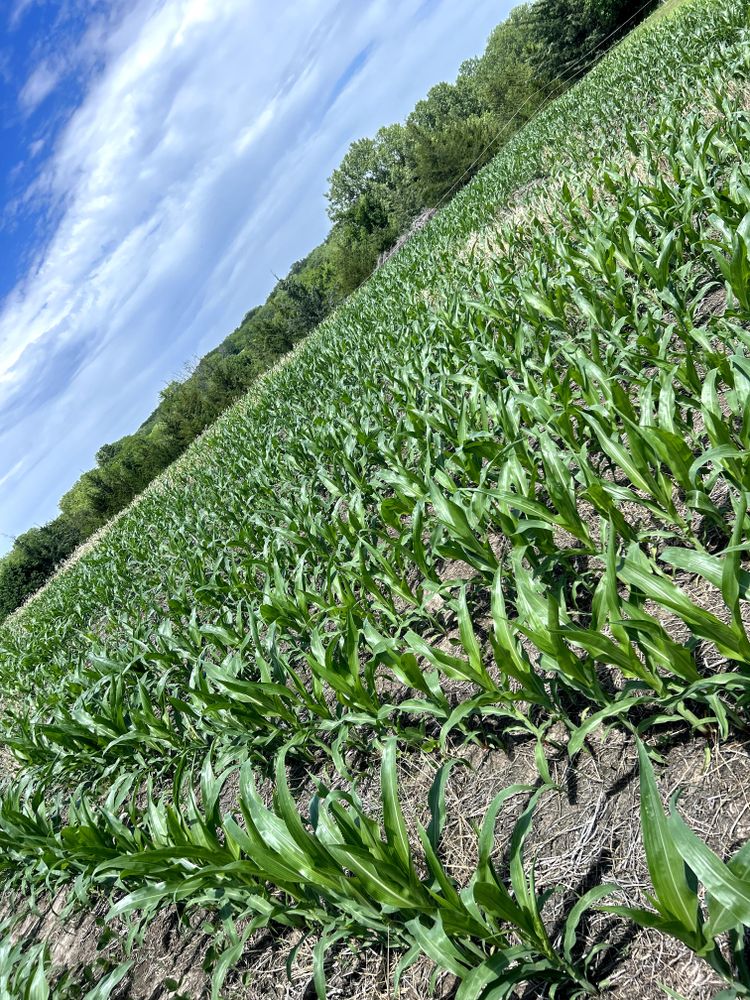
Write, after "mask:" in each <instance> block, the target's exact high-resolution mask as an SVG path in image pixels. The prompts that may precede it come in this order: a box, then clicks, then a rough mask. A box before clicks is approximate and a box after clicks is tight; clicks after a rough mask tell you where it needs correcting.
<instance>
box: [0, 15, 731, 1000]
mask: <svg viewBox="0 0 750 1000" xmlns="http://www.w3.org/2000/svg"><path fill="white" fill-rule="evenodd" d="M749 38H750V35H749V34H748V28H747V9H746V5H745V4H744V3H740V2H737V0H713V2H710V0H705V2H699V0H690V2H687V3H685V4H684V5H682V6H680V7H679V8H678V9H676V10H675V11H674V12H672V13H669V14H667V15H665V16H663V17H661V18H659V19H657V20H654V22H652V23H650V24H649V23H647V24H646V25H644V26H643V27H642V28H641V29H639V30H638V31H637V32H636V33H634V34H633V35H632V36H631V37H630V38H629V39H627V40H626V41H625V42H624V43H623V44H622V45H620V46H619V47H618V48H617V49H616V50H615V51H614V52H613V53H611V54H610V55H609V56H608V57H607V58H606V59H605V60H603V62H602V63H601V64H600V65H599V66H598V68H597V69H596V70H595V71H593V72H592V73H591V74H590V75H589V76H588V77H587V78H586V79H585V80H584V81H583V82H582V83H581V84H579V85H578V86H576V87H575V88H573V89H572V90H571V91H570V92H568V93H567V94H566V95H565V96H564V97H562V98H561V99H559V100H558V101H556V102H555V103H554V104H553V105H551V106H549V107H548V109H547V110H545V111H544V112H543V113H542V114H541V115H539V116H538V117H537V118H536V119H535V120H534V121H533V122H532V123H531V125H530V126H528V127H527V128H525V129H524V130H523V131H522V132H521V133H519V134H518V135H517V136H516V137H515V138H514V139H513V140H512V141H511V142H510V143H509V144H508V146H507V147H506V148H505V149H504V150H503V152H502V153H501V154H500V155H499V156H498V157H497V159H496V160H495V161H494V162H493V163H492V164H491V165H490V166H489V167H488V168H487V169H485V170H484V171H483V172H482V173H481V174H480V175H479V176H478V178H477V179H476V180H475V181H474V182H473V183H472V184H471V185H470V187H469V188H467V189H466V191H465V192H463V193H462V194H461V195H460V196H458V197H457V198H456V199H455V200H454V201H453V202H452V204H451V205H450V206H449V207H448V208H447V209H445V210H444V211H442V212H441V213H439V215H438V216H436V217H435V219H433V220H432V222H431V223H430V224H429V225H428V226H427V227H426V228H425V229H424V230H423V231H422V232H420V233H418V234H416V235H415V236H414V237H413V239H412V240H410V242H409V243H408V244H407V245H406V246H405V247H404V248H403V249H402V250H401V251H400V252H399V253H398V254H397V255H396V256H395V257H393V258H392V259H391V260H390V261H388V262H387V263H386V264H385V265H384V266H383V267H382V268H381V269H380V270H379V271H378V272H377V274H376V275H375V276H374V277H373V278H372V280H371V281H369V282H368V284H367V285H366V286H365V287H364V288H363V289H362V290H361V291H360V292H358V293H356V294H355V295H354V296H352V298H351V299H350V300H349V301H348V302H347V303H346V304H345V305H344V306H343V307H342V308H341V309H340V310H339V311H338V312H337V313H336V314H335V315H334V316H333V317H331V318H330V319H329V320H327V321H326V322H325V323H324V324H323V325H322V326H321V327H320V328H319V329H318V330H317V331H316V332H315V333H314V334H313V335H312V336H311V337H310V338H309V339H308V340H307V341H306V342H305V343H304V345H302V347H301V348H300V349H298V350H297V351H296V352H295V353H294V354H293V355H292V356H290V357H289V358H287V359H286V360H285V361H284V363H282V364H281V365H280V366H279V367H278V368H277V370H275V371H274V372H272V373H271V374H270V375H269V376H267V377H266V378H265V379H264V380H263V381H262V383H261V384H260V385H259V386H258V388H257V389H256V390H254V391H253V392H252V393H251V394H250V395H249V396H248V397H247V398H246V399H245V400H244V401H243V402H242V403H241V404H239V405H238V406H237V407H235V408H234V409H233V410H232V411H230V412H229V413H228V414H227V415H226V416H225V417H223V418H222V419H221V420H220V421H219V422H218V423H217V424H216V425H215V426H214V427H213V428H212V429H211V430H210V431H209V432H207V433H206V434H205V435H204V437H203V438H202V439H201V440H200V441H199V442H197V444H196V445H195V446H194V447H193V448H192V449H191V450H190V451H189V452H188V454H187V455H186V457H185V458H184V459H183V460H181V461H180V462H179V463H177V464H176V465H175V466H174V467H173V468H172V469H171V470H170V471H169V473H168V474H167V475H165V476H163V477H162V478H161V479H160V480H159V481H158V482H157V483H156V484H154V486H152V487H151V488H150V489H149V490H148V491H147V492H146V493H145V494H144V495H143V496H142V497H141V498H140V499H139V500H138V502H137V503H136V504H134V505H133V507H132V508H131V509H130V510H129V511H128V512H127V513H126V514H125V516H124V517H122V518H121V519H119V520H118V522H117V523H116V524H115V525H114V526H113V527H112V528H111V529H109V530H108V531H107V532H106V533H105V534H104V536H103V537H102V538H101V539H99V541H98V542H97V544H96V545H95V546H94V547H93V548H92V549H91V550H90V551H88V552H87V553H86V554H84V555H83V556H82V557H81V558H80V560H79V561H78V562H76V564H75V565H73V566H72V567H70V568H69V569H68V570H67V571H66V572H65V573H63V574H62V575H61V576H59V577H58V578H57V579H56V580H55V581H53V583H52V584H51V585H50V586H49V587H48V588H47V589H46V591H45V592H44V593H43V594H42V595H41V596H40V597H38V598H37V599H36V600H35V601H34V602H32V604H31V605H30V606H29V607H28V608H27V609H25V610H24V611H23V612H22V613H21V614H20V615H18V616H16V617H15V618H14V619H13V620H12V621H11V622H9V623H8V625H7V626H6V627H5V628H4V629H3V630H2V632H0V671H1V672H2V678H3V693H4V699H5V706H4V712H5V715H4V734H5V735H4V739H5V744H6V754H5V758H4V760H5V761H6V773H7V780H6V782H5V788H4V792H3V796H2V801H0V846H2V851H3V854H2V859H1V860H0V868H1V869H2V872H3V879H4V895H5V900H6V911H7V912H8V913H11V912H12V913H13V914H14V916H15V917H16V918H17V919H21V920H23V921H25V922H24V923H23V924H22V925H20V926H21V927H22V931H21V934H20V937H22V938H23V939H25V941H26V942H27V948H26V952H25V953H24V954H21V952H20V950H19V951H18V952H13V951H10V950H9V949H10V945H11V943H12V942H13V941H17V940H19V925H18V924H15V925H14V924H13V921H11V920H10V918H9V922H8V926H7V928H6V935H7V944H6V948H5V951H4V952H2V953H0V977H2V976H3V975H5V976H6V977H8V983H9V984H10V985H9V986H8V987H7V988H8V990H9V992H10V995H11V996H16V995H23V993H22V992H20V991H21V990H22V989H23V988H25V986H24V985H23V984H28V983H29V982H31V981H32V980H34V979H36V981H37V984H39V983H41V982H42V980H43V979H44V978H45V977H53V978H54V977H55V976H59V975H60V972H61V970H62V969H63V968H67V969H68V973H66V976H67V978H65V977H64V978H63V979H62V980H58V981H57V983H56V985H55V986H54V995H55V996H61V997H62V996H68V995H69V996H82V995H86V990H87V989H89V985H86V984H85V982H84V981H85V980H86V978H87V977H88V978H89V979H91V980H96V979H97V978H100V977H101V976H102V975H103V974H104V972H105V970H107V969H110V968H111V969H112V970H113V971H112V972H111V973H110V979H109V982H107V981H106V980H105V981H104V982H102V983H100V987H98V988H97V989H98V992H95V993H89V994H88V995H89V996H91V997H94V996H99V997H103V996H107V995H110V994H111V995H112V996H132V997H154V998H155V997H160V996H165V997H166V996H187V997H197V996H203V995H210V992H211V988H212V987H211V985H210V984H211V982H213V990H214V995H224V996H226V997H261V996H262V997H279V998H281V997H290V998H291V997H295V998H302V997H310V996H314V995H315V993H316V991H317V994H318V995H319V996H324V995H325V993H326V989H327V992H328V995H329V996H332V997H333V996H337V997H364V996H377V995H389V994H388V991H389V990H391V991H392V992H393V995H395V992H396V990H397V989H400V991H401V993H400V995H401V996H411V997H419V996H425V995H427V994H428V992H429V991H430V990H431V989H432V988H434V989H435V991H436V993H437V995H439V996H457V997H458V998H459V1000H468V998H474V997H482V998H485V1000H489V998H490V997H492V998H495V997H503V996H518V997H521V996H523V997H536V996H553V995H556V996H558V997H559V996H580V995H590V994H593V993H595V992H596V991H597V990H599V991H601V992H602V993H603V994H604V995H606V996H610V997H612V998H615V997H617V998H623V1000H624V998H625V997H643V998H656V997H659V996H663V995H665V993H664V992H663V987H667V988H668V989H671V990H672V991H673V992H672V994H669V995H682V996H685V997H695V998H703V997H706V998H707V997H710V996H713V995H714V994H716V992H717V991H719V990H721V989H722V988H726V989H727V990H730V991H731V990H734V992H728V993H726V994H723V995H724V996H742V995H748V990H750V976H748V972H747V955H746V954H745V950H744V949H745V944H744V936H743V935H744V931H743V928H746V927H748V926H750V881H749V880H750V857H749V856H748V851H747V850H743V845H745V844H746V843H747V841H748V839H749V838H750V799H749V798H748V795H749V793H750V777H749V776H748V775H749V774H750V772H749V770H748V766H747V765H748V756H747V750H748V747H747V707H748V702H749V701H750V639H749V638H748V633H747V624H748V621H749V620H750V619H749V618H748V586H749V584H750V575H748V568H747V542H748V527H749V526H750V521H749V520H748V515H747V502H748V500H747V498H748V491H750V471H749V467H748V460H747V455H748V442H749V440H750V358H749V357H748V346H749V344H750V337H749V334H748V319H749V318H750V292H749V291H748V288H749V287H750V285H749V283H748V278H749V277H750V184H749V180H750V178H748V166H747V164H748V162H749V158H748V150H750V47H749V46H748V40H749ZM677 791H681V792H682V794H681V796H680V797H679V799H678V800H677V802H676V804H675V803H674V801H673V803H672V807H671V809H670V808H667V809H666V812H665V808H664V804H665V803H666V802H667V799H668V798H670V797H672V796H673V794H674V793H675V792H677ZM680 817H682V818H683V819H680ZM691 831H692V832H691ZM706 844H707V845H708V847H710V848H711V849H713V851H715V852H716V853H715V854H712V853H711V851H710V850H708V848H707V847H706ZM738 852H739V853H738ZM534 859H536V861H535V862H534ZM731 859H733V860H731ZM730 860H731V863H730V864H727V863H726V862H730ZM30 904H32V905H33V907H36V908H38V909H39V910H40V911H41V914H42V915H41V916H37V917H35V918H34V917H32V916H29V915H28V914H27V913H26V912H25V908H26V907H28V906H29V905H30ZM605 907H615V908H616V909H615V910H612V909H609V910H607V909H604V908H605ZM618 908H619V909H618ZM67 911H69V913H68V912H67ZM701 914H703V915H702V916H701ZM71 928H74V930H71ZM75 928H77V930H75ZM65 935H67V937H65ZM32 938H37V939H39V940H42V939H44V940H47V941H48V942H49V946H50V954H48V955H46V954H45V951H44V950H43V948H42V949H39V948H37V949H35V948H34V946H32V945H29V944H28V941H29V939H32ZM61 941H62V942H64V943H63V944H61ZM3 963H4V964H3ZM122 963H125V964H122ZM204 964H205V966H206V968H205V971H204V970H203V968H202V966H203V965H204ZM287 973H288V974H289V977H290V978H289V979H288V977H287ZM115 980H118V981H117V982H115ZM82 983H84V985H81V984H82ZM326 983H327V987H326ZM19 984H20V985H19ZM0 985H3V986H5V984H4V983H3V981H2V979H1V978H0ZM14 990H15V992H14ZM742 990H744V991H745V992H744V993H743V992H742ZM675 991H676V994H675Z"/></svg>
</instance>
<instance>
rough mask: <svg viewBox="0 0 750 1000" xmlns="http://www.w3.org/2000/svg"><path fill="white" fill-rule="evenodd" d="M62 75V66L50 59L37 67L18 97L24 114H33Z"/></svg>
mask: <svg viewBox="0 0 750 1000" xmlns="http://www.w3.org/2000/svg"><path fill="white" fill-rule="evenodd" d="M62 75H63V71H62V67H60V66H54V65H53V64H52V63H51V62H49V61H48V60H45V61H44V62H43V63H41V64H40V65H39V66H37V67H36V69H35V70H34V71H33V73H32V74H31V76H30V77H29V78H28V80H27V81H26V83H25V84H24V86H23V88H22V89H21V93H20V94H19V97H18V100H19V104H20V105H21V110H22V111H23V112H24V114H27V115H28V114H31V112H32V111H35V110H36V109H37V108H38V107H39V105H40V104H41V103H42V101H43V100H44V99H45V98H46V97H49V95H50V94H51V93H52V91H53V90H54V89H55V87H56V86H57V85H58V83H59V82H60V80H61V78H62Z"/></svg>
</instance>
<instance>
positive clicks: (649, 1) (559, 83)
mask: <svg viewBox="0 0 750 1000" xmlns="http://www.w3.org/2000/svg"><path fill="white" fill-rule="evenodd" d="M651 6H653V0H646V2H645V3H643V4H642V5H641V6H640V7H639V8H638V9H637V10H636V11H634V12H633V13H632V14H631V15H630V17H628V18H626V19H625V20H624V21H623V22H622V24H620V25H618V26H617V28H615V29H614V30H613V31H610V33H609V34H608V35H605V36H604V38H602V39H601V40H600V41H599V42H598V43H597V44H596V45H595V46H594V47H593V48H591V49H588V50H587V51H586V53H584V55H583V56H581V57H580V58H579V59H577V60H576V61H575V62H574V63H572V64H571V70H575V68H576V67H577V66H579V65H580V64H581V63H583V62H585V61H586V60H588V59H589V57H590V56H592V55H594V54H595V53H596V51H597V49H600V48H601V47H602V46H603V45H604V44H605V43H606V42H608V41H609V39H610V38H613V37H614V36H615V35H617V34H619V33H620V32H621V31H622V29H623V28H624V27H625V26H626V25H627V24H629V23H630V22H631V21H632V20H634V18H636V17H638V15H639V14H641V13H642V12H643V11H644V10H646V8H647V7H651ZM595 62H596V58H593V59H591V60H590V65H591V66H593V65H594V63H595ZM578 75H579V73H578V72H571V73H569V74H568V75H567V76H566V77H564V78H563V79H561V80H556V81H555V82H554V83H553V84H552V85H551V86H552V88H553V90H552V91H551V92H550V93H549V94H547V95H546V96H547V97H548V98H550V99H551V98H553V97H557V96H558V95H559V93H561V92H562V90H563V89H564V88H565V86H566V84H568V83H570V82H571V81H572V80H574V79H575V77H576V76H578ZM546 89H547V88H546V87H541V88H540V89H539V90H536V91H534V93H532V94H529V96H528V97H527V98H526V100H525V101H524V102H523V103H522V104H521V106H520V107H519V108H517V109H516V112H515V114H514V115H513V116H512V118H509V119H508V121H507V122H505V123H504V125H503V127H502V128H501V129H500V131H499V132H498V133H497V135H495V136H494V137H493V138H492V139H490V141H489V142H488V143H487V145H486V146H485V147H484V149H483V150H482V152H481V153H479V155H478V156H477V157H476V158H475V159H474V160H473V161H472V162H471V163H470V164H469V166H468V167H467V168H466V169H465V170H464V172H463V173H462V174H461V176H460V177H458V178H457V179H456V180H455V181H454V182H453V184H452V185H451V187H450V188H449V189H448V190H447V191H446V193H445V194H444V195H443V196H442V198H440V200H439V201H438V203H437V205H435V211H437V210H438V209H439V208H440V207H441V206H442V205H443V204H444V202H445V201H446V200H447V199H448V198H449V197H450V196H451V195H452V194H453V192H454V191H455V190H456V188H457V187H458V185H459V184H460V183H461V181H462V180H463V179H464V178H465V177H466V175H467V174H469V173H470V172H471V171H472V170H473V169H474V168H475V167H476V166H477V164H479V163H480V162H481V161H482V159H483V158H484V157H485V155H486V154H487V153H488V152H489V151H490V150H491V149H492V147H493V146H494V145H495V143H496V142H497V141H498V139H500V138H501V136H502V135H504V133H505V132H507V130H508V129H509V128H510V126H511V125H512V124H513V122H514V121H516V120H517V119H518V117H519V115H520V114H521V112H522V111H523V109H524V108H525V107H526V105H527V104H528V103H529V102H530V101H532V100H534V99H535V98H536V97H540V96H543V95H544V92H545V90H546ZM546 104H547V102H545V104H543V105H541V106H540V107H539V108H538V110H537V111H536V112H535V114H533V115H532V116H531V118H529V122H532V121H533V120H534V118H536V116H537V115H538V114H539V113H540V112H541V111H542V110H543V109H544V107H545V106H546ZM527 124H528V123H527Z"/></svg>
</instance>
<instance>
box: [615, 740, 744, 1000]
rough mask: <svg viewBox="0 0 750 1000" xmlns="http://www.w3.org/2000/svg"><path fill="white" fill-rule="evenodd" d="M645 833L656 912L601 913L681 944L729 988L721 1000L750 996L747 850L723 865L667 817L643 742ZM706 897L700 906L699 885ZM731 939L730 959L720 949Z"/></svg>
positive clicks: (618, 909) (675, 816)
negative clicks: (652, 931)
mask: <svg viewBox="0 0 750 1000" xmlns="http://www.w3.org/2000/svg"><path fill="white" fill-rule="evenodd" d="M638 759H639V762H640V787H641V829H642V833H643V845H644V848H645V851H646V860H647V862H648V870H649V874H650V876H651V881H652V884H653V893H650V894H649V895H648V901H649V902H650V903H651V905H652V906H653V910H647V909H642V908H636V907H632V906H603V907H601V909H603V910H606V911H607V912H610V913H616V914H619V915H620V916H623V917H627V918H628V919H629V920H632V921H633V922H634V923H636V924H638V925H639V926H641V927H652V928H655V929H657V930H659V931H661V932H662V933H664V934H668V935H671V936H672V937H676V938H678V939H679V940H680V941H682V942H683V944H685V945H687V947H688V948H689V949H690V950H691V951H693V952H695V954H696V955H698V956H699V957H701V958H702V959H704V961H706V962H708V964H709V965H710V966H711V968H712V969H713V970H714V972H716V973H717V974H718V975H719V976H720V977H721V978H722V979H723V980H724V981H725V982H726V983H727V987H726V989H724V990H722V992H721V994H720V996H721V998H722V1000H734V998H737V997H746V996H750V968H749V967H748V961H747V953H746V937H745V931H746V928H748V927H750V842H748V843H747V844H745V845H744V846H743V847H741V848H740V849H739V850H738V851H737V852H736V853H735V854H734V856H733V857H732V858H730V859H729V861H727V862H724V861H722V860H721V859H720V858H719V857H718V856H717V855H716V854H715V853H714V852H713V851H712V850H711V849H710V848H709V847H707V846H706V844H704V843H703V841H702V840H700V838H699V837H697V836H696V835H695V834H694V833H693V832H692V830H691V829H690V828H689V827H688V826H687V824H686V823H685V821H684V820H683V819H682V818H681V816H680V815H679V813H678V812H677V810H676V808H675V802H674V801H673V802H672V803H671V806H670V812H669V814H667V813H666V812H665V811H664V807H663V805H662V802H661V798H660V795H659V789H658V787H657V784H656V779H655V777H654V769H653V766H652V764H651V761H650V759H649V756H648V752H647V751H646V749H645V747H644V746H643V744H642V743H641V742H640V740H639V741H638ZM699 883H700V884H702V885H703V886H704V887H705V889H706V901H705V905H702V904H701V900H700V896H699V893H698V884H699ZM724 936H726V938H727V941H728V951H727V952H725V951H724V950H723V949H722V947H721V939H722V938H723V937H724Z"/></svg>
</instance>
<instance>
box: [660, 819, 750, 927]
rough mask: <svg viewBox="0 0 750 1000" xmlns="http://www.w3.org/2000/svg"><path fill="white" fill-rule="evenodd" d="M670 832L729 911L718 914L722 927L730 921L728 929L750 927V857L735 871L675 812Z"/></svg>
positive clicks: (690, 863) (742, 859) (684, 854)
mask: <svg viewBox="0 0 750 1000" xmlns="http://www.w3.org/2000/svg"><path fill="white" fill-rule="evenodd" d="M669 832H670V833H671V836H672V839H673V840H674V843H675V845H676V847H677V849H678V850H679V852H680V854H681V856H682V857H683V858H684V860H685V863H686V864H687V865H689V866H690V868H691V869H692V870H693V871H694V872H695V874H696V877H697V878H698V879H699V880H700V881H701V882H702V883H703V885H705V887H706V889H707V890H708V892H709V893H710V894H711V896H712V897H713V898H714V899H715V900H716V901H717V902H718V903H719V904H720V906H721V907H723V910H724V911H726V912H722V911H718V913H717V916H718V919H719V921H720V924H721V925H722V926H723V925H725V924H726V922H727V920H731V921H732V922H733V923H732V924H730V925H729V926H735V925H737V924H741V925H742V926H744V927H750V878H748V868H750V857H748V856H747V855H742V857H741V859H740V863H739V864H738V865H736V870H735V871H733V870H732V868H731V867H730V866H729V865H726V864H724V862H723V861H722V860H721V859H720V858H719V857H717V855H716V854H714V852H713V851H712V850H711V848H710V847H708V846H707V845H706V844H704V843H703V841H702V840H701V839H700V838H699V837H697V836H696V835H695V834H694V833H693V831H692V830H691V829H690V827H689V826H687V824H686V823H685V821H684V820H683V819H682V817H681V816H680V814H679V813H678V812H677V811H676V810H674V809H673V810H672V812H671V814H670V817H669ZM746 846H747V845H746ZM738 872H739V874H738ZM715 912H716V911H715Z"/></svg>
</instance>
